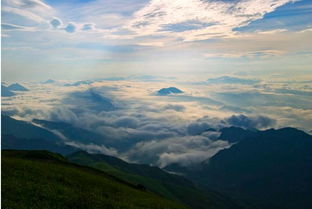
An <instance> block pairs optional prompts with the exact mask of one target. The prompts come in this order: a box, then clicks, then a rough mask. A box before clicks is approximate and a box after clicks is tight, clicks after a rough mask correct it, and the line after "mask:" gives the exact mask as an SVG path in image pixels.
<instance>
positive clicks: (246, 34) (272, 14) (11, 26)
mask: <svg viewBox="0 0 312 209" xmlns="http://www.w3.org/2000/svg"><path fill="white" fill-rule="evenodd" d="M311 36H312V1H310V0H301V1H300V0H298V1H292V0H235V1H229V0H227V1H225V0H224V1H222V0H214V1H200V0H176V1H163V0H151V1H146V0H128V1H124V0H85V1H83V0H69V1H55V0H49V1H43V0H14V1H10V0H4V1H2V77H3V78H2V79H3V80H7V81H19V80H27V81H29V80H44V79H47V78H54V79H61V78H66V79H82V78H88V79H89V78H97V77H105V76H123V75H132V74H160V75H165V76H171V75H173V76H175V75H180V74H181V75H182V74H183V75H188V74H192V75H198V76H201V75H202V74H209V73H210V74H211V73H212V74H214V73H221V74H233V73H238V72H245V73H249V74H252V75H256V76H261V75H262V74H265V75H267V74H268V73H269V74H275V73H284V74H285V76H286V77H287V76H290V75H291V76H292V78H300V77H308V76H310V77H311V71H312V70H311V64H312V61H311V60H312V59H311V52H312V40H311Z"/></svg>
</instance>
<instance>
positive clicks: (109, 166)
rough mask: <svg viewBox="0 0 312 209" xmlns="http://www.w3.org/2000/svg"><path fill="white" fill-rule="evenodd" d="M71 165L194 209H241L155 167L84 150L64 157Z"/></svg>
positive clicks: (226, 199) (225, 199)
mask: <svg viewBox="0 0 312 209" xmlns="http://www.w3.org/2000/svg"><path fill="white" fill-rule="evenodd" d="M67 159H68V160H69V161H71V162H74V163H78V164H81V165H87V166H90V167H93V168H97V169H100V170H102V171H105V172H107V173H109V174H111V175H114V176H117V177H119V178H121V179H124V180H126V181H128V182H131V183H133V184H140V185H144V187H146V188H147V189H148V190H150V191H153V192H155V193H157V194H159V195H161V196H163V197H166V198H168V199H171V200H174V201H179V202H181V203H183V204H185V205H187V206H189V207H190V208H194V209H241V207H240V206H238V205H237V204H236V203H234V202H233V201H232V200H231V199H229V198H228V197H225V196H223V195H221V194H219V193H216V192H213V191H210V192H206V193H203V192H202V191H200V190H199V189H197V188H196V187H195V186H194V185H193V183H192V182H190V181H189V180H187V179H185V178H184V177H181V176H178V175H173V174H169V173H167V172H165V171H163V170H161V169H160V168H158V167H152V166H148V165H141V164H131V163H127V162H125V161H123V160H120V159H118V158H116V157H111V156H106V155H101V154H88V153H87V152H84V151H79V152H75V153H73V154H70V155H69V156H67Z"/></svg>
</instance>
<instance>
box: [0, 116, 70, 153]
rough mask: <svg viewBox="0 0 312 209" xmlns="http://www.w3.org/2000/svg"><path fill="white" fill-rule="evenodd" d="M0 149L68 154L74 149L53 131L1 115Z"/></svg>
mask: <svg viewBox="0 0 312 209" xmlns="http://www.w3.org/2000/svg"><path fill="white" fill-rule="evenodd" d="M1 122H2V123H1V149H27V150H43V149H44V150H50V151H53V152H58V153H61V154H69V153H71V152H74V151H75V150H76V149H74V148H72V147H69V146H67V145H65V144H64V141H63V140H62V139H61V138H60V137H58V136H57V135H55V134H54V133H52V132H50V131H49V130H46V129H44V128H41V127H38V126H35V125H33V124H31V123H29V122H26V121H21V120H15V119H13V118H11V117H9V116H5V115H1Z"/></svg>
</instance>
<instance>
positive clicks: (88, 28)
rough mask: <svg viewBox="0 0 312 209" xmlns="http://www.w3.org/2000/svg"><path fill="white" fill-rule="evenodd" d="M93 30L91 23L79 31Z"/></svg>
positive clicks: (93, 26)
mask: <svg viewBox="0 0 312 209" xmlns="http://www.w3.org/2000/svg"><path fill="white" fill-rule="evenodd" d="M94 29H95V25H94V24H93V23H87V24H84V25H83V26H82V29H81V30H84V31H89V30H94Z"/></svg>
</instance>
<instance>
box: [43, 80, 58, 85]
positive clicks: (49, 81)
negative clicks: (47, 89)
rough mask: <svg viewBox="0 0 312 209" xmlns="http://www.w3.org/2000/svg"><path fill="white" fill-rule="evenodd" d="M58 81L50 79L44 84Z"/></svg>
mask: <svg viewBox="0 0 312 209" xmlns="http://www.w3.org/2000/svg"><path fill="white" fill-rule="evenodd" d="M55 82H56V81H55V80H52V79H48V80H46V81H44V82H42V83H43V84H52V83H55Z"/></svg>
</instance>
